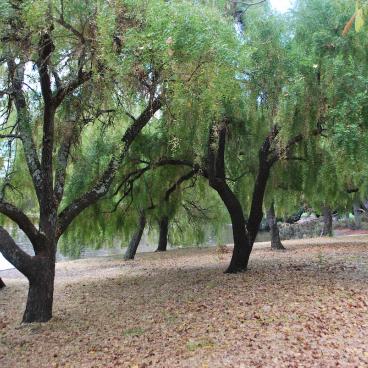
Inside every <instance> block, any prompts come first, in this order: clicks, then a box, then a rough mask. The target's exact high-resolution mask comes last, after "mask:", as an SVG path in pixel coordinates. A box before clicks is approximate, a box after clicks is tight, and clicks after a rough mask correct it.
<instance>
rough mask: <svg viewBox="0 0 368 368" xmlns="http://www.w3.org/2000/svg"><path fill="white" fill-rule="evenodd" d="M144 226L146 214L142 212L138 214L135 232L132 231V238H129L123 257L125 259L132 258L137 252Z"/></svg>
mask: <svg viewBox="0 0 368 368" xmlns="http://www.w3.org/2000/svg"><path fill="white" fill-rule="evenodd" d="M145 226H146V216H145V215H144V213H142V214H141V215H140V216H139V221H138V228H137V230H136V232H135V233H134V235H133V237H132V239H131V240H130V242H129V245H128V248H127V250H126V252H125V255H124V259H125V260H126V261H128V260H132V259H134V257H135V255H136V253H137V249H138V246H139V242H140V241H141V239H142V235H143V231H144V228H145Z"/></svg>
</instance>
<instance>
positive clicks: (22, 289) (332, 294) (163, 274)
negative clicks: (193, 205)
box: [0, 236, 368, 368]
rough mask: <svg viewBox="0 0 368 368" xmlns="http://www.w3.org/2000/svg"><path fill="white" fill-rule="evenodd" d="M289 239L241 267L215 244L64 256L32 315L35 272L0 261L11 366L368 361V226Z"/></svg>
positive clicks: (2, 338)
mask: <svg viewBox="0 0 368 368" xmlns="http://www.w3.org/2000/svg"><path fill="white" fill-rule="evenodd" d="M285 245H286V246H287V247H288V251H286V252H272V251H270V250H269V243H262V244H259V245H257V247H256V249H255V251H254V253H253V256H252V260H251V264H250V268H249V271H248V272H247V273H246V274H239V275H224V274H223V270H224V269H225V268H226V265H227V264H228V262H229V257H230V253H226V254H222V253H221V254H220V253H218V252H217V251H216V249H214V248H211V249H185V250H175V251H170V252H167V253H166V254H154V253H153V254H140V255H139V256H138V257H137V259H136V260H135V261H133V262H128V263H127V262H124V261H123V260H122V259H116V258H115V259H113V258H99V259H89V260H79V261H69V262H61V263H59V264H58V265H57V279H56V291H55V311H54V316H55V317H54V318H53V320H52V321H51V322H49V323H48V324H34V325H31V326H20V325H19V321H20V319H21V314H22V310H23V308H24V302H25V297H26V286H27V285H26V281H25V279H24V278H23V277H22V276H19V274H17V273H16V271H5V272H0V277H2V278H3V279H4V281H5V282H6V283H7V285H8V287H7V288H6V289H5V290H3V291H0V367H2V368H7V367H9V368H10V367H37V368H38V367H141V368H143V367H168V368H171V367H188V368H189V367H191V368H192V367H200V368H204V367H211V368H212V367H237V368H238V367H244V368H248V367H275V368H276V367H344V368H345V367H368V344H367V342H368V237H367V236H351V237H343V238H342V237H339V238H337V239H313V240H301V241H287V242H285ZM5 273H6V274H5Z"/></svg>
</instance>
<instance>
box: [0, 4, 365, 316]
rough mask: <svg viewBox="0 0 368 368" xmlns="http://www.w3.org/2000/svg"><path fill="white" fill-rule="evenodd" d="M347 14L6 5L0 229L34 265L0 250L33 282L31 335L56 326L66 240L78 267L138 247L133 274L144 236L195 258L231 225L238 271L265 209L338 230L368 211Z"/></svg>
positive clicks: (299, 7) (358, 41) (357, 53)
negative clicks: (308, 215)
mask: <svg viewBox="0 0 368 368" xmlns="http://www.w3.org/2000/svg"><path fill="white" fill-rule="evenodd" d="M352 8H353V2H352V1H348V2H336V1H325V2H323V3H321V2H320V1H316V0H303V1H299V2H297V4H296V9H295V12H293V14H290V15H288V16H280V15H275V14H273V13H272V11H271V10H270V8H269V6H267V4H260V6H258V7H250V6H249V4H244V3H242V4H237V3H236V2H226V1H218V2H213V1H211V2H207V1H203V2H197V1H195V2H193V1H180V2H179V1H172V2H166V1H161V0H154V1H150V2H146V1H130V0H121V1H114V2H111V3H106V2H100V1H94V0H93V1H92V0H91V1H88V2H87V3H86V4H83V5H81V4H80V3H79V2H76V1H55V2H54V1H41V0H39V1H28V2H22V1H19V2H6V3H5V4H4V6H2V7H1V8H0V9H1V12H2V13H1V14H2V20H1V23H0V28H1V39H2V43H1V48H0V61H1V68H0V76H1V85H0V88H1V93H0V98H1V108H2V113H3V115H2V118H1V119H2V120H1V121H0V123H1V129H2V134H1V136H0V138H1V139H2V140H3V142H4V144H3V145H2V146H1V152H2V160H3V170H2V179H3V180H2V185H1V188H0V189H1V201H0V212H1V213H2V214H3V215H5V216H6V217H8V218H9V219H10V220H11V221H13V222H15V224H16V225H17V226H19V228H20V229H21V230H22V231H24V232H25V234H26V235H27V237H28V238H29V240H30V241H31V243H32V245H33V248H34V253H35V256H34V257H32V256H30V255H28V254H26V253H25V252H23V251H22V250H21V249H20V248H19V247H18V246H17V245H16V244H15V242H14V240H13V239H12V237H11V236H10V235H9V232H8V231H6V230H5V228H4V227H3V228H1V229H0V235H1V237H0V250H1V252H2V253H3V254H4V256H5V257H6V258H7V259H8V260H9V261H10V262H12V263H13V264H14V265H15V266H16V267H17V268H18V269H19V270H20V271H21V272H23V273H24V274H25V275H26V276H27V277H28V279H29V281H30V290H29V297H28V302H27V307H26V312H25V315H24V321H25V322H32V321H46V320H48V319H49V318H50V317H51V313H52V298H53V280H54V273H55V253H56V249H57V245H58V241H59V239H60V237H62V236H63V235H64V236H63V238H62V247H63V249H64V251H65V252H68V253H74V254H78V252H79V251H80V249H81V245H82V246H83V243H88V244H91V243H93V242H94V243H95V244H96V246H100V245H101V244H102V242H103V241H104V240H106V238H109V240H110V242H116V240H117V239H118V238H120V242H126V240H127V239H131V243H130V246H129V249H128V253H127V258H131V257H133V256H134V254H135V251H136V249H137V246H138V243H139V239H140V238H141V236H142V233H143V231H144V228H145V227H148V228H153V227H154V228H156V229H157V228H158V227H159V228H160V231H159V234H160V236H159V245H158V250H164V249H165V248H166V245H167V239H168V231H169V229H170V234H171V235H170V236H172V239H173V242H175V241H176V240H177V239H179V241H180V242H181V243H185V242H186V241H188V242H189V241H190V242H193V240H195V238H196V239H199V238H200V237H201V236H202V237H203V233H204V232H205V227H206V226H208V225H207V224H210V225H211V226H213V227H215V226H217V225H219V224H222V223H224V222H228V221H231V223H232V230H233V237H234V251H233V256H232V260H231V263H230V265H229V268H228V270H227V271H228V272H240V271H244V270H246V269H247V266H248V260H249V257H250V254H251V251H252V247H253V243H254V241H255V238H256V236H257V233H258V230H259V226H260V223H261V221H262V218H263V212H264V208H269V210H270V211H269V220H270V224H271V225H272V227H274V225H275V214H274V211H273V209H274V203H276V208H277V210H278V211H280V212H287V211H291V210H292V207H293V205H294V204H295V203H300V202H303V201H306V202H308V203H311V204H313V206H314V207H318V208H319V209H320V210H321V211H322V210H323V209H324V210H326V209H327V208H329V213H331V210H332V209H334V210H335V209H340V208H341V209H342V208H346V207H348V206H349V205H351V204H352V198H351V197H352V196H351V195H350V197H349V192H350V193H351V192H352V191H353V192H354V193H355V197H354V200H355V201H357V200H359V199H360V200H361V199H363V198H366V190H367V187H366V173H367V167H366V162H367V160H366V158H367V152H368V148H367V147H368V146H367V139H366V136H367V135H366V128H367V127H366V125H367V124H366V115H367V114H366V112H367V111H366V110H367V101H368V100H367V66H366V62H365V61H366V58H367V54H366V52H367V51H366V50H367V47H366V46H367V45H366V41H365V39H364V37H363V35H362V34H348V35H347V36H346V37H342V36H341V30H342V28H343V26H344V24H346V22H347V20H348V19H347V18H348V14H349V12H351V10H352ZM234 19H235V22H238V28H235V27H234ZM239 25H241V27H240V28H239ZM310 30H313V32H311V31H310ZM212 189H213V190H212ZM356 193H358V194H356ZM215 194H217V195H218V197H217V199H215ZM102 198H104V200H103V201H100V200H101V199H102ZM99 201H100V202H99ZM220 201H221V202H222V206H221V208H220ZM225 210H226V211H227V212H228V214H227V215H226V214H225V215H224V213H225ZM82 212H84V213H83V215H82V216H79V215H81V213H82ZM325 212H326V213H327V212H328V211H327V210H326V211H325ZM224 218H225V220H224ZM326 224H327V223H326ZM327 225H329V223H328V224H327ZM327 227H329V226H327ZM326 233H330V229H329V228H327V229H326Z"/></svg>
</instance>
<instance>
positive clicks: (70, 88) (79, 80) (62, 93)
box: [54, 70, 92, 107]
mask: <svg viewBox="0 0 368 368" xmlns="http://www.w3.org/2000/svg"><path fill="white" fill-rule="evenodd" d="M91 78H92V72H91V71H89V72H84V71H82V70H79V71H78V75H77V77H76V78H74V79H73V80H71V81H70V82H69V83H67V84H65V85H63V86H60V87H59V88H58V89H57V91H56V93H55V96H54V105H55V107H58V106H59V105H60V104H61V103H62V102H63V101H64V99H65V97H66V96H68V95H70V94H71V93H73V92H74V91H75V90H76V89H77V88H79V87H80V86H81V85H83V84H84V83H86V82H88V81H89V80H90V79H91Z"/></svg>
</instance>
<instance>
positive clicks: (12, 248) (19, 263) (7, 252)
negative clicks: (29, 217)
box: [0, 226, 32, 277]
mask: <svg viewBox="0 0 368 368" xmlns="http://www.w3.org/2000/svg"><path fill="white" fill-rule="evenodd" d="M0 252H1V253H2V255H3V256H4V257H5V259H6V260H8V261H9V262H10V263H11V264H12V265H13V266H14V267H15V268H16V269H17V270H19V271H20V272H22V273H23V275H25V276H27V277H28V276H30V274H29V272H28V271H29V270H30V267H31V264H32V257H31V256H30V255H29V254H27V253H26V252H24V251H23V250H22V249H20V248H19V246H18V245H17V244H16V243H15V241H14V240H13V238H12V237H11V236H10V235H9V233H8V232H7V231H6V230H5V229H4V228H3V227H1V226H0Z"/></svg>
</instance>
